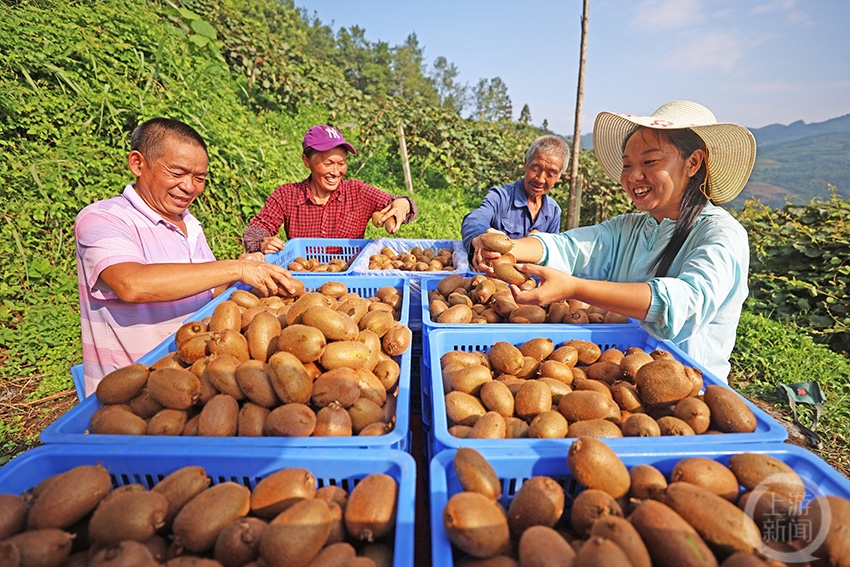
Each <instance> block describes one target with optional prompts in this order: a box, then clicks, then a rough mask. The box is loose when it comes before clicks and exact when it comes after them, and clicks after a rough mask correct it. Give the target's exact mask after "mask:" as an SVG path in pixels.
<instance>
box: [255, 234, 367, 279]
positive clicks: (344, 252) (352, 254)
mask: <svg viewBox="0 0 850 567" xmlns="http://www.w3.org/2000/svg"><path fill="white" fill-rule="evenodd" d="M370 242H372V241H371V240H369V239H368V238H292V239H290V240H287V241H286V244H284V247H283V250H281V251H280V252H277V253H275V254H266V262H271V263H273V264H278V265H279V266H283V267H284V268H287V269H289V268H288V266H289V263H290V262H292V261H293V260H294V259H295V258H297V257H299V256H301V257H303V258H307V259H308V260H309V259H311V258H315V259H316V260H318V261H319V263H321V264H327V263H328V262H330V261H331V260H337V259H339V260H345V262H346V263H347V264H348V268H346V269H345V270H342V271H340V272H331V273H334V274H344V275H350V274H352V273H353V271H352V269H351V268H352V265H353V264H354V261H355V260H356V259H357V257H358V256H359V255H360V253H361V252H363V250H364V249H365V248H366V246H368V245H369V243H370ZM293 273H295V274H310V273H317V272H293ZM318 273H327V272H318Z"/></svg>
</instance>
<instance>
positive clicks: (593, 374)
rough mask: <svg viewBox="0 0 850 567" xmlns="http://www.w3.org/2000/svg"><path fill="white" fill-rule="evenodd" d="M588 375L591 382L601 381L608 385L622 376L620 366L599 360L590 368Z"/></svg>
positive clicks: (587, 371) (588, 368)
mask: <svg viewBox="0 0 850 567" xmlns="http://www.w3.org/2000/svg"><path fill="white" fill-rule="evenodd" d="M586 373H587V378H588V379H589V380H599V381H600V382H605V383H606V384H613V383H614V381H616V380H619V378H620V377H621V376H622V375H621V373H620V365H619V364H616V363H614V362H609V361H605V360H597V361H596V362H594V363H593V364H591V365H590V366H588V367H587V370H586Z"/></svg>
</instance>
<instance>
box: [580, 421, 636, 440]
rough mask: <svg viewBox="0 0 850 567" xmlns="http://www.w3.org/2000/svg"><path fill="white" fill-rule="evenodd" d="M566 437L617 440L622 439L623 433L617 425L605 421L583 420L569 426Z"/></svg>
mask: <svg viewBox="0 0 850 567" xmlns="http://www.w3.org/2000/svg"><path fill="white" fill-rule="evenodd" d="M567 437H594V438H608V439H611V438H617V437H623V432H622V431H621V430H620V428H619V427H618V426H617V424H615V423H613V422H612V421H609V420H607V419H585V420H582V421H576V422H574V423H572V424H571V425H570V428H569V430H568V431H567Z"/></svg>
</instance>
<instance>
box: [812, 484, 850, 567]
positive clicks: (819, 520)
mask: <svg viewBox="0 0 850 567" xmlns="http://www.w3.org/2000/svg"><path fill="white" fill-rule="evenodd" d="M802 517H805V518H811V520H812V531H811V533H812V534H825V537H824V539H823V541H821V543H820V545H819V546H818V548H817V551H815V553H814V555H815V557H817V558H819V561H818V563H817V564H821V563H823V564H826V565H830V566H833V565H835V566H838V567H846V566H847V565H848V564H850V537H848V533H850V501H849V500H847V499H845V498H841V497H838V496H818V497H816V498H814V499H812V501H811V502H809V503H808V505H807V506H806V507H805V509H804V510H803V515H802Z"/></svg>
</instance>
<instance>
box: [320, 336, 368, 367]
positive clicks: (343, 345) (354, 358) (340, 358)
mask: <svg viewBox="0 0 850 567" xmlns="http://www.w3.org/2000/svg"><path fill="white" fill-rule="evenodd" d="M369 355H370V352H369V347H368V346H366V345H365V344H363V343H361V342H360V341H357V340H353V341H334V342H331V343H328V345H327V346H326V347H325V351H324V352H323V353H322V356H321V357H319V364H321V365H322V367H324V368H325V369H327V370H331V369H333V368H343V367H345V368H359V367H361V366H365V365H366V362H367V361H368V359H369Z"/></svg>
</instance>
